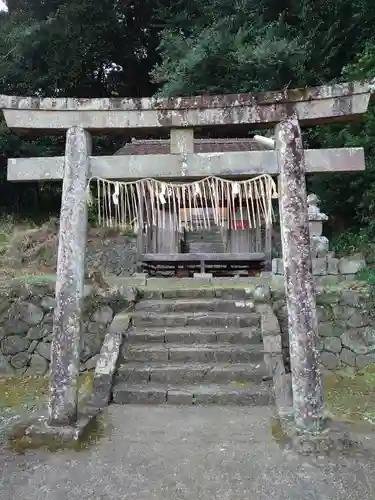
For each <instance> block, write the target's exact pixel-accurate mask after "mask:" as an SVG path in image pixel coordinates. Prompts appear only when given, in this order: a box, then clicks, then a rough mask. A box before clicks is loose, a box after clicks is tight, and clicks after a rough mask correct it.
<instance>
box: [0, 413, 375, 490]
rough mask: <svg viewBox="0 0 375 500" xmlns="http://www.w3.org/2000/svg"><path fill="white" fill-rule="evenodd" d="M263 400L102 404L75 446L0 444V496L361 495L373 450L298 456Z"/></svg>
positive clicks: (374, 469)
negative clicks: (101, 419)
mask: <svg viewBox="0 0 375 500" xmlns="http://www.w3.org/2000/svg"><path fill="white" fill-rule="evenodd" d="M271 417H272V409H271V408H251V407H248V408H238V407H215V406H212V407H187V408H181V407H173V406H170V407H143V406H111V407H110V408H109V411H108V415H107V416H106V417H105V419H106V422H107V426H108V427H107V429H106V430H105V432H104V436H103V437H101V438H100V439H98V441H97V442H96V444H94V445H92V446H91V447H89V448H87V449H85V450H83V451H80V452H73V451H63V452H57V453H48V452H45V451H41V450H38V451H28V452H27V453H26V454H25V455H17V454H15V453H14V452H12V451H10V450H7V449H6V448H2V449H1V451H0V471H1V472H0V474H1V477H0V498H1V500H21V499H22V500H23V499H26V498H27V499H28V500H45V499H48V500H63V499H69V500H88V499H90V500H114V499H116V500H122V499H137V500H151V499H158V500H161V499H163V500H164V499H165V500H167V499H168V500H175V499H176V500H184V499H186V500H205V499H207V500H213V499H220V500H227V499H228V500H237V499H238V500H270V499H272V500H294V499H295V500H318V499H319V500H323V499H324V500H344V499H345V500H367V499H368V500H370V499H374V498H375V456H374V457H371V456H369V455H368V454H361V453H359V454H356V455H354V454H353V455H352V456H350V455H349V456H340V455H338V456H336V457H335V458H329V457H324V456H321V457H315V458H306V457H302V456H300V455H297V454H295V453H294V452H292V451H286V450H283V449H282V448H281V447H280V446H279V444H278V443H277V442H276V441H275V440H274V438H273V437H272V433H271Z"/></svg>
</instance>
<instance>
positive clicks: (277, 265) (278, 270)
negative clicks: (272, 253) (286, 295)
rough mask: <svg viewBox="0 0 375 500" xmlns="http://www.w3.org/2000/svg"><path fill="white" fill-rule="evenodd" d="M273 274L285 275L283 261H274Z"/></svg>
mask: <svg viewBox="0 0 375 500" xmlns="http://www.w3.org/2000/svg"><path fill="white" fill-rule="evenodd" d="M272 273H273V274H284V262H283V259H272Z"/></svg>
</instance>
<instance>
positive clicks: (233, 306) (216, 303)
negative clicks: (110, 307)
mask: <svg viewBox="0 0 375 500" xmlns="http://www.w3.org/2000/svg"><path fill="white" fill-rule="evenodd" d="M135 310H136V311H147V312H150V313H151V312H158V313H173V312H192V313H197V312H200V311H207V312H220V313H251V312H254V311H255V305H254V302H252V301H245V300H222V299H178V300H168V299H164V300H142V301H141V302H139V303H138V304H137V305H136V308H135Z"/></svg>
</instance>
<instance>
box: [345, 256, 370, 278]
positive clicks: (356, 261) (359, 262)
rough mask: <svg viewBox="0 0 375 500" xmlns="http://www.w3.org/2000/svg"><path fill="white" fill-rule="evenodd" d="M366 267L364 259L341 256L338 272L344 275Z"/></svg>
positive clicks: (352, 273)
mask: <svg viewBox="0 0 375 500" xmlns="http://www.w3.org/2000/svg"><path fill="white" fill-rule="evenodd" d="M365 267H366V262H365V260H364V259H360V258H350V257H343V258H342V259H340V261H339V273H340V274H345V275H355V274H357V273H358V272H359V271H361V270H362V269H364V268H365Z"/></svg>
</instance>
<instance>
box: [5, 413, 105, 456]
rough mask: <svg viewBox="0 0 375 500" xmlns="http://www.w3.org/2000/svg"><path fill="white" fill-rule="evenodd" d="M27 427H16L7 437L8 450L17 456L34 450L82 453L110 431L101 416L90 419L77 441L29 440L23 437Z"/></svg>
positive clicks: (25, 425)
mask: <svg viewBox="0 0 375 500" xmlns="http://www.w3.org/2000/svg"><path fill="white" fill-rule="evenodd" d="M29 425H30V422H29V423H28V424H20V425H16V426H15V427H14V428H13V430H12V432H11V434H10V436H9V439H8V443H9V446H10V448H11V449H12V450H13V451H14V452H16V453H18V454H19V455H23V454H24V453H26V452H27V451H29V450H36V449H43V450H46V451H48V452H50V453H57V452H59V451H62V450H72V451H76V452H80V451H84V450H86V449H88V448H89V447H90V446H93V445H95V444H96V443H97V442H98V441H99V440H100V439H101V438H102V437H104V436H105V435H106V434H107V432H108V431H109V429H110V426H109V424H108V422H107V421H106V420H105V418H104V417H103V416H101V417H97V418H93V419H92V421H91V422H90V424H89V425H88V427H87V429H86V430H85V433H84V435H83V436H82V437H81V438H80V439H79V440H76V441H62V440H59V439H58V438H55V439H53V438H46V437H40V438H36V437H35V436H33V438H32V439H30V438H28V437H27V436H26V435H25V431H26V429H27V428H28V426H29Z"/></svg>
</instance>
